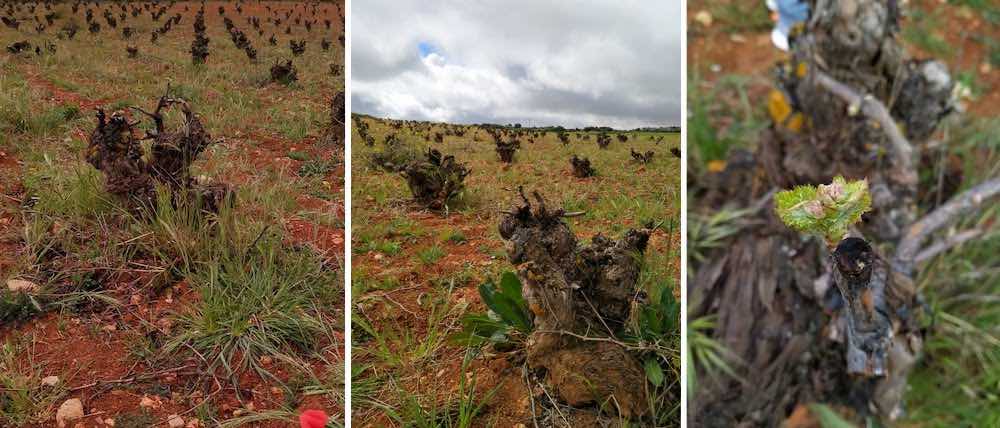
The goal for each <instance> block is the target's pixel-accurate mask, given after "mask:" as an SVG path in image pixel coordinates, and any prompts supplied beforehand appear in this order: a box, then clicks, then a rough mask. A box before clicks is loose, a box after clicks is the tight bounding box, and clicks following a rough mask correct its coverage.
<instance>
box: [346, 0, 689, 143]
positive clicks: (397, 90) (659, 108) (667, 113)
mask: <svg viewBox="0 0 1000 428" xmlns="http://www.w3.org/2000/svg"><path fill="white" fill-rule="evenodd" d="M351 16H352V18H351V19H352V21H351V25H352V27H351V31H352V36H351V43H352V46H351V49H352V53H351V61H352V64H351V67H352V69H351V70H352V71H351V73H352V77H351V90H352V98H351V104H352V105H351V109H352V111H354V112H356V113H367V114H371V115H373V116H378V117H388V118H394V119H417V120H431V121H438V122H451V123H482V122H487V123H521V124H524V125H563V126H569V127H577V126H613V127H616V128H633V127H641V126H665V125H678V124H680V122H681V60H682V58H681V43H682V34H681V19H683V16H684V14H683V13H682V11H681V5H680V0H647V1H629V0H625V1H623V0H602V1H579V0H576V1H536V0H503V1H488V0H418V1H414V0H402V1H401V0H365V1H354V2H353V3H352V9H351Z"/></svg>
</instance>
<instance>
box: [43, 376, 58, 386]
mask: <svg viewBox="0 0 1000 428" xmlns="http://www.w3.org/2000/svg"><path fill="white" fill-rule="evenodd" d="M42 385H44V386H56V385H59V376H45V377H44V378H42Z"/></svg>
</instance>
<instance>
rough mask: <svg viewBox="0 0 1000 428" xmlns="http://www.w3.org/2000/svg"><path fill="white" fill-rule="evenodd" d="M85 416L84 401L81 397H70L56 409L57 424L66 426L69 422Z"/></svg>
mask: <svg viewBox="0 0 1000 428" xmlns="http://www.w3.org/2000/svg"><path fill="white" fill-rule="evenodd" d="M82 418H83V402H82V401H80V399H79V398H70V399H69V400H66V401H64V402H63V403H62V405H61V406H59V410H57V411H56V424H58V425H59V426H60V427H65V426H66V423H67V422H72V421H75V420H77V419H82Z"/></svg>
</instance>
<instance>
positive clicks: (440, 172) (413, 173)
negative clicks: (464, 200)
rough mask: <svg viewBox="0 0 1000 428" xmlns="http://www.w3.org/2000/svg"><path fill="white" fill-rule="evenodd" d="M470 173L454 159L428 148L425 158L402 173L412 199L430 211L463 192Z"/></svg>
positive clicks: (407, 167)
mask: <svg viewBox="0 0 1000 428" xmlns="http://www.w3.org/2000/svg"><path fill="white" fill-rule="evenodd" d="M470 172H471V171H470V170H469V169H468V168H466V166H465V164H462V163H459V162H458V161H456V160H455V157H454V156H451V155H447V156H445V155H442V154H441V152H439V151H437V150H435V149H430V150H428V151H427V154H426V158H425V159H421V160H416V161H413V162H411V163H410V164H409V165H407V166H406V169H405V170H404V171H403V172H402V175H403V177H405V178H406V183H407V185H409V187H410V192H411V193H413V198H414V199H415V200H416V201H417V202H418V203H420V204H421V205H423V206H425V207H427V208H430V209H432V210H441V209H446V208H447V207H448V202H449V201H450V200H451V199H452V198H454V197H456V196H458V194H459V193H461V192H462V190H464V189H465V183H464V181H465V177H466V176H468V175H469V173H470Z"/></svg>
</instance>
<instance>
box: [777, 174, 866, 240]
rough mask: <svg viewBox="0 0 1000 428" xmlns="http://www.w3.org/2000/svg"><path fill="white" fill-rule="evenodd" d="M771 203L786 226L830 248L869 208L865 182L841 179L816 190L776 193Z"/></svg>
mask: <svg viewBox="0 0 1000 428" xmlns="http://www.w3.org/2000/svg"><path fill="white" fill-rule="evenodd" d="M774 202H775V209H776V210H777V212H778V217H780V218H781V221H782V222H784V223H785V224H786V225H787V226H788V227H790V228H792V229H795V230H797V231H799V232H802V233H807V234H811V235H818V236H822V237H823V238H825V239H826V241H827V243H828V244H830V245H833V244H835V243H837V242H840V240H841V239H843V238H844V236H845V235H847V230H848V228H850V227H851V226H852V225H853V224H855V223H857V222H858V221H861V215H862V214H864V213H865V212H867V211H869V210H870V209H871V205H872V200H871V194H870V193H869V192H868V181H867V180H859V181H852V182H848V181H847V180H845V179H844V177H836V178H834V179H833V183H830V184H821V185H819V187H813V186H798V187H796V188H794V189H792V190H786V191H783V192H779V193H778V194H777V195H776V196H775V197H774Z"/></svg>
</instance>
